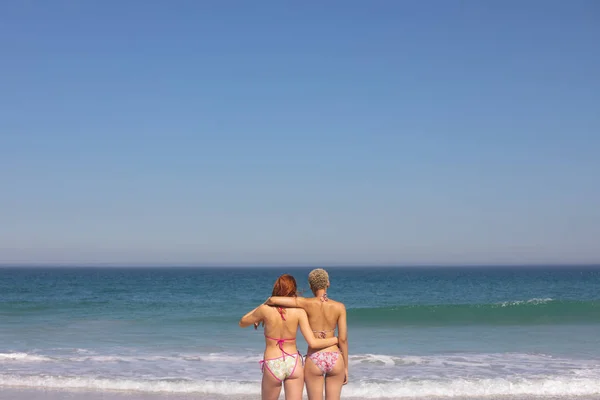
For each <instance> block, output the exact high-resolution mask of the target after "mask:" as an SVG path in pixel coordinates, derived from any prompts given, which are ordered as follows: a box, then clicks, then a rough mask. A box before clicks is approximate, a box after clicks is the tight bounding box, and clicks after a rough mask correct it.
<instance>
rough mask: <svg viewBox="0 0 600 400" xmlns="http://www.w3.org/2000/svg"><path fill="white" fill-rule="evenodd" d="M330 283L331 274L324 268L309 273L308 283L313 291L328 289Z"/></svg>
mask: <svg viewBox="0 0 600 400" xmlns="http://www.w3.org/2000/svg"><path fill="white" fill-rule="evenodd" d="M328 283H329V274H328V273H327V271H325V270H324V269H322V268H317V269H313V270H312V271H310V274H308V284H309V285H310V290H312V291H313V293H315V292H316V291H317V290H319V289H327V284H328Z"/></svg>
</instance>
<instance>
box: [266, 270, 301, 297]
mask: <svg viewBox="0 0 600 400" xmlns="http://www.w3.org/2000/svg"><path fill="white" fill-rule="evenodd" d="M297 295H298V290H297V287H296V279H294V277H293V276H291V275H289V274H283V275H281V276H280V277H279V278H277V280H276V281H275V285H273V294H272V295H271V296H284V297H296V296H297Z"/></svg>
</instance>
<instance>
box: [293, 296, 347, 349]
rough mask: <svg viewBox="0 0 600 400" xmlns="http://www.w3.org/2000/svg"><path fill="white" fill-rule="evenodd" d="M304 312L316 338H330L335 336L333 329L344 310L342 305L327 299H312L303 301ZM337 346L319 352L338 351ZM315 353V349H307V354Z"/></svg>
mask: <svg viewBox="0 0 600 400" xmlns="http://www.w3.org/2000/svg"><path fill="white" fill-rule="evenodd" d="M303 308H304V310H306V314H307V315H308V322H309V323H310V326H311V328H312V330H313V334H314V336H315V337H316V338H330V337H333V336H335V328H336V327H337V325H338V320H339V318H340V315H341V313H342V310H343V309H344V305H343V304H342V303H340V302H337V301H335V300H331V299H327V301H321V299H320V298H317V297H313V298H307V299H305V303H304V304H303ZM338 350H339V348H338V346H337V345H334V346H331V347H328V348H325V349H321V351H338ZM313 352H316V349H311V348H310V347H309V349H308V353H309V354H311V353H313Z"/></svg>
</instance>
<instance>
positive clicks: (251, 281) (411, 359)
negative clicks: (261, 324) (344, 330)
mask: <svg viewBox="0 0 600 400" xmlns="http://www.w3.org/2000/svg"><path fill="white" fill-rule="evenodd" d="M311 269H312V268H288V267H281V268H277V267H270V268H176V267H172V268H142V267H136V268H132V267H128V268H116V267H114V268H113V267H111V268H97V267H79V268H48V267H39V268H30V267H4V268H0V398H3V399H4V398H6V399H8V398H10V399H13V398H14V399H17V398H23V399H67V398H68V399H75V398H84V397H85V398H86V399H88V400H91V399H134V398H135V399H146V398H147V399H164V398H168V399H192V398H194V399H258V398H260V397H259V394H260V379H261V372H260V368H259V364H258V361H259V360H260V359H261V355H262V351H263V348H264V340H263V336H262V335H263V334H262V330H261V329H259V330H254V329H252V328H246V329H241V328H239V327H238V325H237V323H238V321H239V319H240V318H241V316H242V315H244V314H245V313H246V312H247V311H250V310H251V309H252V308H254V307H255V306H256V305H258V304H260V303H262V302H263V301H264V300H265V299H266V298H267V297H268V296H269V295H270V293H271V289H272V285H273V283H274V281H275V279H276V278H277V277H278V276H279V275H280V274H282V273H290V274H292V275H294V276H295V277H296V279H297V282H298V285H299V288H300V289H301V290H303V291H304V293H305V294H306V295H307V296H310V295H311V293H310V290H309V288H308V283H307V275H308V272H309V271H310V270H311ZM327 270H328V272H329V274H330V280H331V288H330V289H329V292H328V294H329V297H330V298H332V299H335V300H338V301H341V302H343V303H345V304H346V308H347V310H348V329H349V353H350V365H349V370H350V382H349V384H348V385H347V386H344V389H343V391H342V397H343V398H357V399H358V398H360V399H409V398H440V399H444V398H453V399H456V398H460V399H480V398H481V399H488V398H515V399H529V398H552V399H562V398H565V399H566V398H573V397H576V396H578V397H580V398H585V399H595V398H600V267H485V268H484V267H481V268H473V267H462V268H458V267H444V268H425V267H423V268H416V267H414V268H382V267H364V268H359V267H354V268H342V267H338V268H328V269H327ZM298 347H299V350H300V351H301V352H302V353H305V351H306V342H305V341H304V340H303V339H302V336H301V335H300V334H298ZM78 396H79V397H78ZM282 398H283V394H282Z"/></svg>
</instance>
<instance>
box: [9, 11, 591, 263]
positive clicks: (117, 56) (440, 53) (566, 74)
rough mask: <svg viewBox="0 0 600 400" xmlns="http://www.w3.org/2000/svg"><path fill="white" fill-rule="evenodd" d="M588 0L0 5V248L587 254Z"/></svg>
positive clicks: (421, 255)
mask: <svg viewBox="0 0 600 400" xmlns="http://www.w3.org/2000/svg"><path fill="white" fill-rule="evenodd" d="M599 43H600V5H599V3H598V2H596V1H593V0H589V1H541V0H540V1H535V0H532V1H476V0H469V1H442V0H439V1H412V2H409V1H392V0H389V1H331V2H317V1H299V2H286V1H191V0H190V1H149V2H147V1H71V0H69V1H60V0H57V1H51V2H50V1H41V0H38V1H33V0H32V1H12V2H8V1H5V2H1V3H0V50H1V62H0V262H2V263H16V262H21V263H39V262H43V263H59V262H69V263H71V262H72V263H76V262H91V263H94V262H116V263H119V262H122V263H136V262H140V263H144V262H153V263H198V264H211V263H220V264H221V263H225V264H227V263H230V264H238V263H245V264H255V263H280V262H281V263H295V264H318V263H325V264H344V263H353V264H361V263H362V264H364V263H384V264H428V263H442V264H460V263H492V264H497V263H545V262H552V263H563V262H577V263H595V262H600V48H599V47H598V46H599V45H598V44H599Z"/></svg>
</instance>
